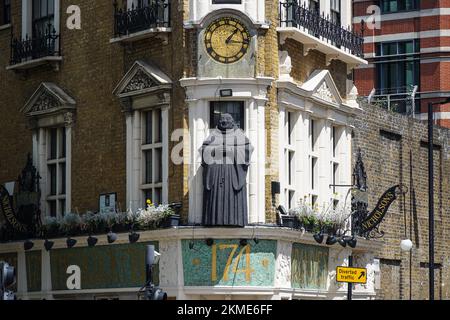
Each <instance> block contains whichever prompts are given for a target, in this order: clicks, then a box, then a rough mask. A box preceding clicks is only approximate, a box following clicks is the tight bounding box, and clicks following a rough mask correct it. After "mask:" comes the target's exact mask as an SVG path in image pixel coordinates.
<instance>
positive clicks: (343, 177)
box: [338, 127, 352, 205]
mask: <svg viewBox="0 0 450 320" xmlns="http://www.w3.org/2000/svg"><path fill="white" fill-rule="evenodd" d="M339 140H340V141H339V146H338V147H339V148H338V149H339V150H338V153H339V154H338V156H339V163H340V164H339V171H340V173H339V184H342V185H351V184H352V130H351V128H350V127H344V128H342V133H341V135H340V139H339ZM338 190H339V189H338ZM340 190H341V191H342V192H339V193H340V197H341V201H342V203H344V202H343V201H345V197H346V195H347V192H348V191H347V190H348V189H347V188H341V189H340ZM350 201H351V200H350V196H349V198H348V199H347V203H346V204H347V205H349V204H350Z"/></svg>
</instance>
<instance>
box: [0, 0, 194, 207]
mask: <svg viewBox="0 0 450 320" xmlns="http://www.w3.org/2000/svg"><path fill="white" fill-rule="evenodd" d="M71 4H72V3H71V2H70V1H68V0H62V1H61V8H62V9H61V22H62V23H61V26H62V27H61V48H62V55H63V62H62V63H61V65H60V69H59V71H54V70H53V69H51V68H49V67H46V66H43V67H38V68H33V69H30V70H28V71H27V72H26V73H15V72H13V71H6V70H5V67H6V66H7V65H8V64H9V52H10V30H9V29H7V30H2V31H0V91H1V92H2V99H1V100H0V109H1V110H2V113H3V115H4V116H2V117H1V118H0V128H1V135H0V157H1V159H2V162H1V164H0V182H2V183H3V182H6V181H11V180H14V179H16V178H17V176H18V174H19V172H20V171H21V169H22V168H23V166H24V165H25V161H26V154H27V153H28V152H32V143H31V131H30V130H29V129H27V123H26V120H25V116H24V115H23V114H22V113H20V112H19V109H20V108H21V107H22V106H23V105H24V103H25V102H26V101H27V100H28V99H29V97H30V96H31V95H32V93H33V92H34V91H35V90H36V89H37V87H38V86H39V84H40V83H41V82H44V81H48V82H55V83H56V84H58V85H59V86H61V87H62V88H63V89H64V90H66V91H67V92H68V93H70V95H72V96H73V97H74V98H75V100H76V102H77V111H76V122H75V124H74V127H73V131H72V135H73V136H72V209H73V211H76V212H80V213H83V212H85V211H86V210H96V209H97V208H98V196H99V194H100V193H103V192H117V193H118V202H119V205H120V208H121V209H122V210H125V209H126V203H125V201H126V199H125V198H126V194H125V192H126V190H125V187H126V171H125V162H126V153H125V138H126V133H125V116H124V114H123V113H122V112H121V106H120V104H119V101H118V99H117V98H116V97H115V96H114V95H113V94H112V92H113V90H114V88H115V86H116V85H117V83H118V82H119V81H120V79H121V78H122V77H123V76H124V74H125V72H126V71H127V70H128V68H129V67H130V66H131V64H132V63H133V62H134V61H135V60H136V59H146V60H150V61H152V62H153V63H156V64H157V65H158V66H159V67H160V68H161V69H162V70H163V71H164V72H166V73H167V74H168V75H169V76H170V77H171V78H172V79H175V81H174V90H173V97H172V100H173V101H174V103H173V105H172V109H171V110H170V115H169V119H170V120H169V129H170V130H171V129H173V128H179V127H183V126H185V124H184V123H185V121H184V118H183V116H184V115H185V105H184V90H183V89H182V88H180V86H179V83H178V81H176V80H178V79H180V78H182V75H183V73H184V72H185V69H184V58H183V55H181V58H180V55H173V54H172V53H173V51H174V50H176V51H177V52H183V51H184V47H185V46H186V45H187V44H186V40H185V34H184V31H183V28H182V17H183V15H184V13H185V11H184V7H183V6H181V7H180V6H177V5H175V7H174V10H172V21H173V22H174V23H173V25H172V29H173V32H172V33H171V35H170V36H169V42H168V44H167V45H163V44H162V41H161V40H159V39H157V38H150V39H145V40H141V41H139V42H136V43H133V44H132V45H131V46H127V47H124V46H122V45H120V44H111V43H110V39H111V38H112V37H113V12H114V9H113V6H112V3H111V2H106V1H89V0H83V1H79V2H78V3H77V5H79V6H80V9H81V12H82V29H81V30H68V29H67V28H65V19H66V17H67V16H66V14H65V9H64V8H67V7H68V6H69V5H71ZM20 8H21V4H20V2H18V1H13V2H12V24H13V26H14V32H15V34H16V35H19V34H20V32H21V25H20V24H21V23H20V21H21V14H20V10H21V9H20ZM99 17H101V18H99ZM180 110H181V112H180ZM87 181H89V182H88V183H87ZM184 189H185V185H184V184H183V167H182V166H181V167H174V166H171V167H170V168H169V200H170V201H181V200H185V201H187V198H186V195H185V190H184Z"/></svg>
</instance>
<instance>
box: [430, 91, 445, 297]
mask: <svg viewBox="0 0 450 320" xmlns="http://www.w3.org/2000/svg"><path fill="white" fill-rule="evenodd" d="M447 103H450V97H449V98H447V100H445V101H441V102H430V103H428V205H429V211H428V237H429V245H428V255H429V261H428V268H429V295H430V301H433V300H434V159H433V151H434V145H433V106H435V105H442V104H447Z"/></svg>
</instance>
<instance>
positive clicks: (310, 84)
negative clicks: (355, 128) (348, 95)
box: [301, 70, 343, 105]
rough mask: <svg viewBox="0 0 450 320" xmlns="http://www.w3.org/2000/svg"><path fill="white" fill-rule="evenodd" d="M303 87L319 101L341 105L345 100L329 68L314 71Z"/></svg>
mask: <svg viewBox="0 0 450 320" xmlns="http://www.w3.org/2000/svg"><path fill="white" fill-rule="evenodd" d="M301 89H303V90H305V91H306V92H308V93H309V94H310V95H311V96H312V97H313V98H315V99H318V100H319V101H323V102H328V103H332V104H337V105H340V104H342V102H343V100H342V97H341V95H340V94H339V90H338V88H337V87H336V84H335V82H334V80H333V77H332V76H331V74H330V71H328V70H316V71H314V72H313V73H312V74H311V76H310V77H309V78H308V80H307V81H306V82H305V83H303V85H302V86H301Z"/></svg>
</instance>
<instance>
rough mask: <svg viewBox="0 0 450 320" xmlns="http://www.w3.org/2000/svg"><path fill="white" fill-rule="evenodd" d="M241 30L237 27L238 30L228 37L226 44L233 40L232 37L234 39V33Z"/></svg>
mask: <svg viewBox="0 0 450 320" xmlns="http://www.w3.org/2000/svg"><path fill="white" fill-rule="evenodd" d="M238 31H239V29H238V28H236V30H234V31H233V33H232V34H231V35H230V36H229V37H228V38H227V40H225V43H226V44H229V43H230V42H231V39H233V37H234V35H235V34H236V33H237V32H238Z"/></svg>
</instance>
